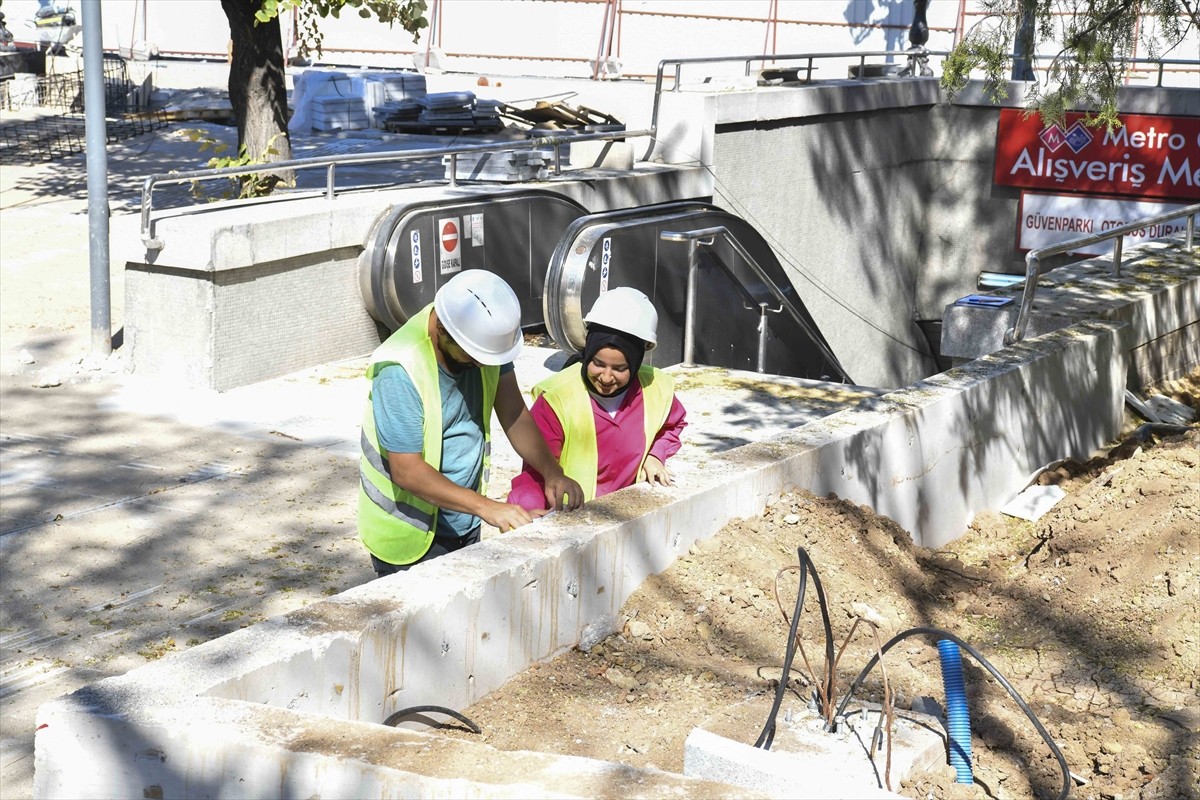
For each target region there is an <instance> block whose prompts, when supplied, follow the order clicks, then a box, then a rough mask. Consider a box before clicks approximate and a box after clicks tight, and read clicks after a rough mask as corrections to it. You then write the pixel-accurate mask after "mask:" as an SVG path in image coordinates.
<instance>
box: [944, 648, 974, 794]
mask: <svg viewBox="0 0 1200 800" xmlns="http://www.w3.org/2000/svg"><path fill="white" fill-rule="evenodd" d="M938 655H939V656H941V660H942V685H943V686H944V687H945V689H946V732H947V733H948V734H949V737H950V766H952V767H954V772H955V773H956V774H957V775H958V779H957V782H958V783H974V782H975V779H974V777H973V776H972V775H971V714H970V712H969V711H968V710H967V689H966V686H965V685H964V684H963V670H962V652H960V651H959V649H958V645H957V644H955V643H954V642H952V641H950V640H949V639H940V640H939V641H938Z"/></svg>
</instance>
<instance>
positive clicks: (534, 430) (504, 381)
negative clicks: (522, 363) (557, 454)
mask: <svg viewBox="0 0 1200 800" xmlns="http://www.w3.org/2000/svg"><path fill="white" fill-rule="evenodd" d="M496 418H497V419H499V420H500V425H501V426H503V428H504V433H505V434H506V435H507V436H508V441H509V442H510V443H511V444H512V446H513V450H516V451H517V455H519V456H520V457H521V458H522V460H524V461H525V463H526V464H529V465H530V466H531V467H533V468H534V469H535V470H537V471H538V474H540V475H541V476H542V477H543V478H545V480H546V502H548V503H549V504H550V507H551V508H552V509H554V510H555V511H561V510H562V509H564V508H566V509H576V508H579V507H580V506H581V505H583V489H582V488H580V486H579V484H578V483H576V482H575V481H573V480H571V479H570V478H568V477H567V476H566V475H564V474H563V471H562V467H560V466H559V465H558V461H557V460H556V459H555V458H554V456H552V455H551V454H550V450H549V449H548V448H547V447H546V440H545V439H543V438H542V432H541V431H539V430H538V427H537V423H535V422H534V421H533V417H532V416H531V415H530V414H529V409H528V408H527V407H526V406H525V400H524V398H522V397H521V390H520V389H519V388H517V377H516V376H515V375H514V374H513V373H511V372H509V373H507V374H505V375H501V376H500V383H499V384H498V385H497V386H496ZM564 495H566V498H567V499H566V502H565V503H564V502H563V496H564Z"/></svg>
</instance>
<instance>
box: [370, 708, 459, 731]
mask: <svg viewBox="0 0 1200 800" xmlns="http://www.w3.org/2000/svg"><path fill="white" fill-rule="evenodd" d="M427 711H432V712H435V713H438V714H445V715H446V716H449V717H454V718H455V719H456V720H458V721H459V722H461V723H462V724H463V725H466V726H467V727H468V728H470V729H471V733H483V730H482V729H481V728H480V727H479V726H478V725H476V724H475V723H474V722H472V721H471V720H470V719H469V718H468V717H466V716H465V715H463V714H460V713H458V712H457V711H455V710H454V709H453V708H446V707H445V706H412V707H411V708H402V709H400V710H399V711H397V712H396V713H394V714H391V715H389V716H388V718H387V719H385V720H384V721H383V724H384V725H387V726H388V727H390V728H394V727H396V726H397V725H398V724H400V721H401V720H403V719H404V718H405V717H411V716H412V715H413V714H421V713H424V712H427Z"/></svg>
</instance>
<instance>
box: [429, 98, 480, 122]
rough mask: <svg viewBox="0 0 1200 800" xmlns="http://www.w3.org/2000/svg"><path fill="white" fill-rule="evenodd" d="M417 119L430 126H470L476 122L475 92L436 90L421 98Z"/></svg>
mask: <svg viewBox="0 0 1200 800" xmlns="http://www.w3.org/2000/svg"><path fill="white" fill-rule="evenodd" d="M420 102H421V115H420V116H419V117H418V118H417V121H418V122H420V123H421V124H422V125H425V126H427V127H430V128H470V127H472V126H474V124H475V112H474V108H475V93H474V92H435V93H434V94H427V95H425V97H423V98H421V101H420Z"/></svg>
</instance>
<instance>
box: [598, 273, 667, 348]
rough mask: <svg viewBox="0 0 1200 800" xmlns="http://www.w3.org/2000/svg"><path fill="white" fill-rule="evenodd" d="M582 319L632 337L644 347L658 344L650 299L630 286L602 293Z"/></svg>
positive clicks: (654, 315)
mask: <svg viewBox="0 0 1200 800" xmlns="http://www.w3.org/2000/svg"><path fill="white" fill-rule="evenodd" d="M583 321H584V322H585V323H587V324H588V325H603V326H604V327H606V328H612V329H613V330H616V331H621V332H622V333H628V334H629V335H630V336H636V337H637V338H639V339H641V340H642V341H643V342H645V343H646V349H647V350H653V349H654V348H655V347H656V346H657V345H658V312H657V311H656V310H655V309H654V303H651V302H650V298H649V297H646V295H644V294H642V293H641V292H640V291H638V290H637V289H634V288H633V287H632V286H618V287H617V288H615V289H609V290H608V291H607V292H604V293H602V294H601V295H600V296H599V297H598V298H596V302H595V303H594V304H593V305H592V310H591V311H589V312H588V313H587V316H586V317H584V318H583Z"/></svg>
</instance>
